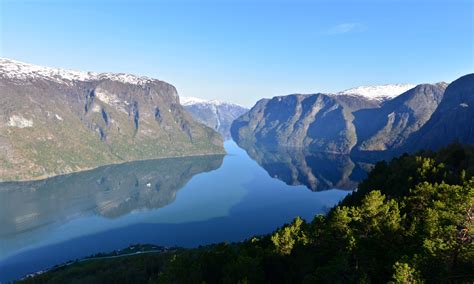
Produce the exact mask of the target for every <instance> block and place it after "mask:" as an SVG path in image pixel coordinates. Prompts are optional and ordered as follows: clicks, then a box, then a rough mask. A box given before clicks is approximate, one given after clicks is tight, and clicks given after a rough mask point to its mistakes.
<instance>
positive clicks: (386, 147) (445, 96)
mask: <svg viewBox="0 0 474 284" xmlns="http://www.w3.org/2000/svg"><path fill="white" fill-rule="evenodd" d="M398 91H402V93H401V94H398V95H396V92H398ZM473 106H474V74H470V75H466V76H464V77H461V78H459V79H458V80H456V81H454V82H452V83H451V84H449V85H448V84H446V83H443V82H441V83H436V84H421V85H417V86H414V85H406V84H402V85H384V86H376V87H359V88H355V89H350V90H346V91H343V92H339V93H335V94H323V93H318V94H310V95H301V94H294V95H288V96H281V97H274V98H272V99H263V100H260V101H259V102H257V104H256V105H255V106H254V107H253V108H252V109H251V110H250V111H249V112H248V113H246V114H245V115H243V116H241V117H240V118H238V119H237V120H236V121H235V122H234V123H233V125H232V127H231V133H232V137H233V138H234V140H235V141H236V142H237V143H239V145H251V144H261V145H273V146H278V147H303V148H307V149H309V150H312V151H321V152H327V153H337V154H357V155H364V156H367V155H369V156H371V155H373V156H376V157H383V156H386V155H393V154H399V153H401V152H403V151H409V152H413V151H416V150H420V149H438V148H440V147H441V146H445V145H447V144H449V143H451V142H454V141H459V142H461V143H471V144H472V143H474V126H473V125H474V109H473Z"/></svg>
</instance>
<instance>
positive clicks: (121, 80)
mask: <svg viewBox="0 0 474 284" xmlns="http://www.w3.org/2000/svg"><path fill="white" fill-rule="evenodd" d="M223 152H224V149H223V145H222V139H221V138H220V137H219V135H218V134H217V133H215V132H214V131H213V130H212V129H210V128H207V127H205V126H203V125H201V124H200V123H197V122H195V121H194V120H193V119H192V117H191V116H190V115H189V114H188V113H187V112H186V111H185V110H184V109H183V108H182V106H181V105H180V104H179V99H178V95H177V92H176V89H175V88H174V87H173V86H172V85H170V84H168V83H166V82H163V81H159V80H156V79H151V78H147V77H137V76H134V75H128V74H113V73H93V72H78V71H68V70H63V69H56V68H46V67H40V66H35V65H31V64H26V63H21V62H18V61H13V60H8V59H0V180H22V179H32V178H34V179H37V178H44V177H47V176H52V175H56V174H63V173H70V172H74V171H79V170H84V169H89V168H93V167H97V166H100V165H105V164H110V163H120V162H124V161H132V160H142V159H153V158H161V157H172V156H186V155H202V154H213V153H223Z"/></svg>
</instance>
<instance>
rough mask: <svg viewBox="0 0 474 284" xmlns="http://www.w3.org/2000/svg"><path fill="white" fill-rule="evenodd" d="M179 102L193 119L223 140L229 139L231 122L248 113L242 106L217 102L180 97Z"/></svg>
mask: <svg viewBox="0 0 474 284" xmlns="http://www.w3.org/2000/svg"><path fill="white" fill-rule="evenodd" d="M180 102H181V105H183V106H184V108H185V109H186V110H187V111H189V112H190V113H191V115H192V116H193V117H194V119H196V120H197V121H199V122H201V123H203V124H205V125H207V126H209V127H210V128H212V129H214V130H215V131H218V132H219V133H220V134H221V135H222V137H223V138H224V139H229V138H230V126H231V125H232V122H233V121H234V120H235V119H236V118H238V117H239V116H241V115H242V114H244V113H246V112H247V111H248V109H247V108H245V107H243V106H240V105H237V104H232V103H226V102H221V101H217V100H211V101H207V100H203V99H198V98H192V97H180Z"/></svg>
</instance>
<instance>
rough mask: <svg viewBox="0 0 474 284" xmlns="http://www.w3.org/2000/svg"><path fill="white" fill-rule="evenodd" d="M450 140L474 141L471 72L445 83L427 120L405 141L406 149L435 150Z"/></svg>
mask: <svg viewBox="0 0 474 284" xmlns="http://www.w3.org/2000/svg"><path fill="white" fill-rule="evenodd" d="M454 141H458V142H460V143H464V144H474V74H468V75H465V76H463V77H461V78H459V79H457V80H456V81H454V82H452V83H451V84H449V86H448V87H447V88H446V91H445V94H444V96H443V99H442V101H441V102H440V104H439V106H438V108H437V109H436V111H435V112H434V113H433V115H432V116H431V118H430V120H428V122H427V123H426V124H425V125H423V127H422V128H421V129H420V130H419V131H418V133H416V135H414V136H413V137H412V138H411V139H410V140H409V141H407V145H406V150H408V151H417V150H420V149H432V150H437V149H439V148H441V147H442V146H445V145H447V144H449V143H452V142H454Z"/></svg>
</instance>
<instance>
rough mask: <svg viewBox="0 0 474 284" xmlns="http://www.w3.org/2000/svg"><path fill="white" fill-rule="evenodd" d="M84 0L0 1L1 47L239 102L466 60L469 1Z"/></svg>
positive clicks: (449, 75)
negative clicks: (130, 74) (155, 79)
mask: <svg viewBox="0 0 474 284" xmlns="http://www.w3.org/2000/svg"><path fill="white" fill-rule="evenodd" d="M91 3H92V2H91V1H71V2H61V1H10V0H3V1H0V13H1V20H0V57H6V58H11V59H14V60H19V61H24V62H27V63H31V64H37V65H43V66H49V67H60V68H65V69H74V70H82V71H96V72H117V73H118V72H124V73H132V74H136V75H143V76H149V77H154V78H157V79H160V80H164V81H167V82H169V83H171V84H173V85H174V86H176V88H177V89H178V92H179V94H180V96H188V97H189V96H190V97H199V98H205V99H220V100H225V101H230V102H235V103H239V104H242V105H245V106H252V105H253V104H254V103H255V102H256V101H257V100H258V99H260V98H262V97H272V96H276V95H286V94H290V93H314V92H336V91H341V90H344V89H348V88H352V87H356V86H360V85H379V84H388V83H415V84H417V83H427V82H429V83H433V82H439V81H447V82H450V81H452V80H455V79H456V78H458V77H459V76H462V75H464V74H467V73H471V72H472V71H473V70H474V46H473V42H472V41H471V39H472V35H473V34H474V27H473V18H472V11H473V9H474V6H473V5H474V4H473V3H472V2H471V1H451V2H450V3H446V2H444V3H443V2H441V1H410V7H409V9H408V8H407V3H408V1H384V3H378V2H375V1H360V2H357V3H355V2H353V1H331V2H330V1H299V2H298V5H294V2H293V1H277V2H270V1H255V2H252V1H223V2H217V1H199V2H198V1H158V2H151V1H136V2H125V1H119V2H112V1H98V3H96V2H94V9H91ZM138 3H140V5H138ZM341 5H344V6H341ZM338 6H341V7H344V9H338V8H337V7H338ZM176 15H179V16H176ZM51 54H54V56H51Z"/></svg>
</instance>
